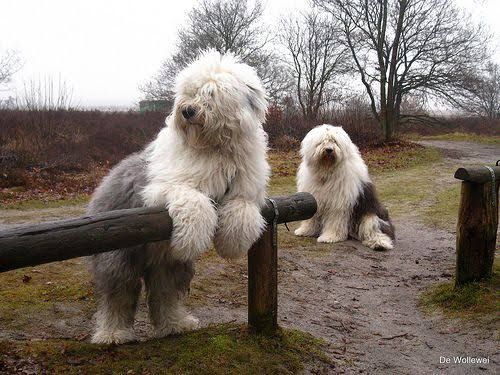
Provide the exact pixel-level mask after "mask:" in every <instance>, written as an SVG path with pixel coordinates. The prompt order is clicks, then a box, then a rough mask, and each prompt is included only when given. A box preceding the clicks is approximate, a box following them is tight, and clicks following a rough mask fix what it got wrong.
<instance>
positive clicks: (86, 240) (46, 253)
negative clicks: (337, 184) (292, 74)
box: [0, 193, 316, 272]
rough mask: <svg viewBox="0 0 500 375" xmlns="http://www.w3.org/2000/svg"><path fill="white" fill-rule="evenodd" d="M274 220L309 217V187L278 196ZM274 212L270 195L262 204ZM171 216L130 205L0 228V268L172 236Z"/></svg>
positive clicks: (268, 214) (311, 212) (265, 210)
mask: <svg viewBox="0 0 500 375" xmlns="http://www.w3.org/2000/svg"><path fill="white" fill-rule="evenodd" d="M274 201H275V202H276V204H277V207H278V210H279V218H278V223H283V222H292V221H297V220H304V219H307V218H310V217H311V216H312V215H314V213H315V212H316V201H315V200H314V198H313V197H312V195H310V194H308V193H297V194H294V195H291V196H288V197H276V198H274ZM262 215H263V216H264V218H265V219H266V221H267V222H271V221H272V220H273V218H274V208H273V206H272V204H271V202H270V201H269V200H267V203H266V205H265V206H264V207H263V208H262ZM171 231H172V219H171V218H170V216H169V215H168V212H167V210H166V209H165V208H163V207H156V208H134V209H127V210H117V211H110V212H105V213H100V214H97V215H93V216H85V217H80V218H76V219H70V220H61V221H55V222H50V223H44V224H38V225H30V226H21V227H16V228H13V229H8V230H4V231H0V272H5V271H9V270H13V269H16V268H21V267H26V266H34V265H38V264H44V263H49V262H54V261H60V260H66V259H71V258H77V257H81V256H88V255H93V254H98V253H102V252H106V251H111V250H116V249H120V248H124V247H130V246H135V245H140V244H143V243H146V242H154V241H163V240H168V239H169V238H170V234H171Z"/></svg>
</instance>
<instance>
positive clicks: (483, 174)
mask: <svg viewBox="0 0 500 375" xmlns="http://www.w3.org/2000/svg"><path fill="white" fill-rule="evenodd" d="M499 157H500V155H499ZM491 169H493V171H494V172H495V181H500V166H498V167H497V166H491ZM455 178H456V179H459V180H462V181H469V182H476V183H486V182H491V172H490V171H489V170H488V168H485V167H470V168H458V169H457V171H456V172H455Z"/></svg>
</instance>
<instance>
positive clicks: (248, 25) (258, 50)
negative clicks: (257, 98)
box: [140, 0, 290, 98]
mask: <svg viewBox="0 0 500 375" xmlns="http://www.w3.org/2000/svg"><path fill="white" fill-rule="evenodd" d="M263 11H264V8H263V6H262V3H261V2H260V1H259V0H257V1H255V2H251V1H248V0H243V1H242V0H201V1H200V2H199V3H198V5H196V6H195V7H194V8H193V9H192V10H191V11H190V12H189V14H188V16H187V24H186V26H185V27H184V28H182V29H181V30H179V32H178V34H177V37H178V42H177V47H176V52H175V53H174V54H173V55H172V56H171V57H170V58H168V59H167V60H166V61H164V62H163V64H162V66H161V68H160V70H159V72H158V74H157V75H156V76H155V77H153V79H152V80H151V81H150V82H148V83H146V84H145V85H143V86H142V87H141V88H140V89H141V91H142V92H143V93H144V94H145V95H146V96H147V97H148V98H170V97H171V96H172V84H173V82H174V79H175V76H176V75H177V73H178V72H179V71H180V70H181V69H182V68H183V67H185V66H186V65H187V64H188V63H189V62H190V61H192V60H193V59H195V58H196V57H197V56H198V55H199V54H200V52H202V51H204V50H207V49H215V50H217V51H219V52H221V53H226V52H232V53H234V54H235V55H237V56H239V57H240V58H241V59H242V60H243V61H245V62H246V63H247V64H249V65H250V66H253V67H254V68H255V69H256V70H257V73H258V74H259V76H260V77H261V79H262V80H263V82H264V85H265V86H266V88H267V90H268V94H269V95H270V97H271V98H273V97H276V96H279V95H280V94H281V93H282V92H283V91H284V90H285V89H286V88H287V87H288V86H289V85H290V82H289V80H288V77H287V74H286V69H284V68H283V67H282V66H279V65H278V64H277V63H276V62H277V61H279V60H278V59H276V57H275V56H274V53H273V52H272V51H270V50H269V48H268V44H269V43H268V42H269V40H270V35H269V33H268V32H267V31H266V30H265V29H264V27H263V25H262V15H263Z"/></svg>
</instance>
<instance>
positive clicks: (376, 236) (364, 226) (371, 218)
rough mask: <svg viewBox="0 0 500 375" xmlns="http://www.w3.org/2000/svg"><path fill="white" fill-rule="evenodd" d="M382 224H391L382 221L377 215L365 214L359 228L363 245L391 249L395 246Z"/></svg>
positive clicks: (377, 248) (378, 248)
mask: <svg viewBox="0 0 500 375" xmlns="http://www.w3.org/2000/svg"><path fill="white" fill-rule="evenodd" d="M381 224H385V225H387V226H388V225H389V224H388V223H384V222H381V219H380V218H379V217H378V216H377V215H374V214H369V215H365V216H363V218H362V219H361V222H360V224H359V229H358V236H359V240H360V241H361V243H362V244H363V245H365V246H368V247H369V248H371V249H374V250H390V249H392V248H393V247H394V245H393V243H392V239H391V237H389V235H387V234H386V233H384V232H383V231H382V229H381Z"/></svg>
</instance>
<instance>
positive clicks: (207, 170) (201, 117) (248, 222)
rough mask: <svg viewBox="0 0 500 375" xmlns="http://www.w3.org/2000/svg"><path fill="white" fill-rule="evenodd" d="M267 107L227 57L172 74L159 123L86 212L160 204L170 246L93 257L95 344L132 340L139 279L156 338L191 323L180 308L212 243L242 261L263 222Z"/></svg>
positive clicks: (212, 55) (252, 77)
mask: <svg viewBox="0 0 500 375" xmlns="http://www.w3.org/2000/svg"><path fill="white" fill-rule="evenodd" d="M266 109H267V101H266V95H265V91H264V89H263V86H262V84H261V82H260V80H259V78H258V77H257V75H256V73H255V71H254V70H253V69H252V68H250V67H249V66H247V65H245V64H242V63H240V62H239V61H238V60H237V59H236V58H235V57H234V56H232V55H230V54H227V55H220V54H219V53H217V52H213V51H211V52H207V53H205V54H203V55H202V56H201V57H200V58H199V59H198V60H196V61H194V62H193V63H191V64H190V65H189V66H188V67H187V68H186V69H185V70H183V71H182V72H181V73H180V74H179V76H178V77H177V82H176V97H175V103H174V109H173V111H172V114H171V115H170V116H169V117H168V118H167V120H166V126H165V127H164V128H163V129H162V130H161V131H160V133H159V134H158V136H157V138H156V139H155V140H154V141H153V142H152V143H151V144H150V145H149V146H147V147H146V149H145V150H144V151H142V152H140V153H137V154H133V155H131V156H129V157H128V158H127V159H125V160H123V161H122V162H120V163H119V164H118V165H117V166H116V167H115V168H113V170H112V171H111V172H110V174H109V175H108V176H107V177H106V178H105V179H104V180H103V182H102V184H101V185H100V186H99V187H98V188H97V190H96V191H95V193H94V195H93V198H92V200H91V202H90V204H89V207H88V211H87V212H88V213H89V214H94V213H97V212H103V211H109V210H116V209H123V208H133V207H143V206H157V205H166V207H167V208H168V212H169V214H170V216H171V217H172V220H173V231H172V236H171V240H170V241H165V242H157V243H152V244H148V245H144V246H137V247H133V248H128V249H124V250H120V251H113V252H109V253H103V254H100V255H96V256H94V257H92V270H93V273H94V280H95V286H96V291H97V295H98V298H99V306H98V313H97V314H96V317H97V328H96V332H95V334H94V336H93V339H92V341H93V342H96V343H122V342H126V341H131V340H134V338H135V336H134V332H133V322H134V315H135V310H136V305H137V299H138V296H139V293H140V290H141V281H140V279H141V278H143V279H144V283H145V286H146V292H147V302H148V307H149V314H150V318H151V322H152V323H153V325H154V327H155V330H156V335H157V336H164V335H167V334H170V333H178V332H182V331H184V330H188V329H193V328H196V327H197V326H198V320H197V319H196V318H194V317H193V316H191V315H189V314H188V313H187V312H186V310H185V308H184V307H183V304H182V299H183V297H184V295H185V293H186V291H187V290H188V289H189V284H190V281H191V278H192V277H193V274H194V268H193V262H194V260H195V259H196V258H197V257H198V256H199V255H200V254H202V253H203V252H204V251H206V250H207V249H208V248H209V247H210V245H211V244H212V242H213V243H214V245H215V248H216V250H217V252H218V253H219V254H220V255H221V256H223V257H225V258H237V257H239V256H242V255H244V254H245V253H246V251H247V250H248V249H249V248H250V246H251V245H252V244H253V242H255V240H257V239H258V238H259V236H260V235H261V233H262V231H263V228H264V226H265V222H264V219H263V218H262V216H261V214H260V208H261V206H262V205H263V203H264V198H265V195H266V186H267V181H268V178H269V166H268V163H267V160H266V151H267V136H266V134H265V132H264V130H263V129H262V122H263V121H264V119H265V114H266Z"/></svg>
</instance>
